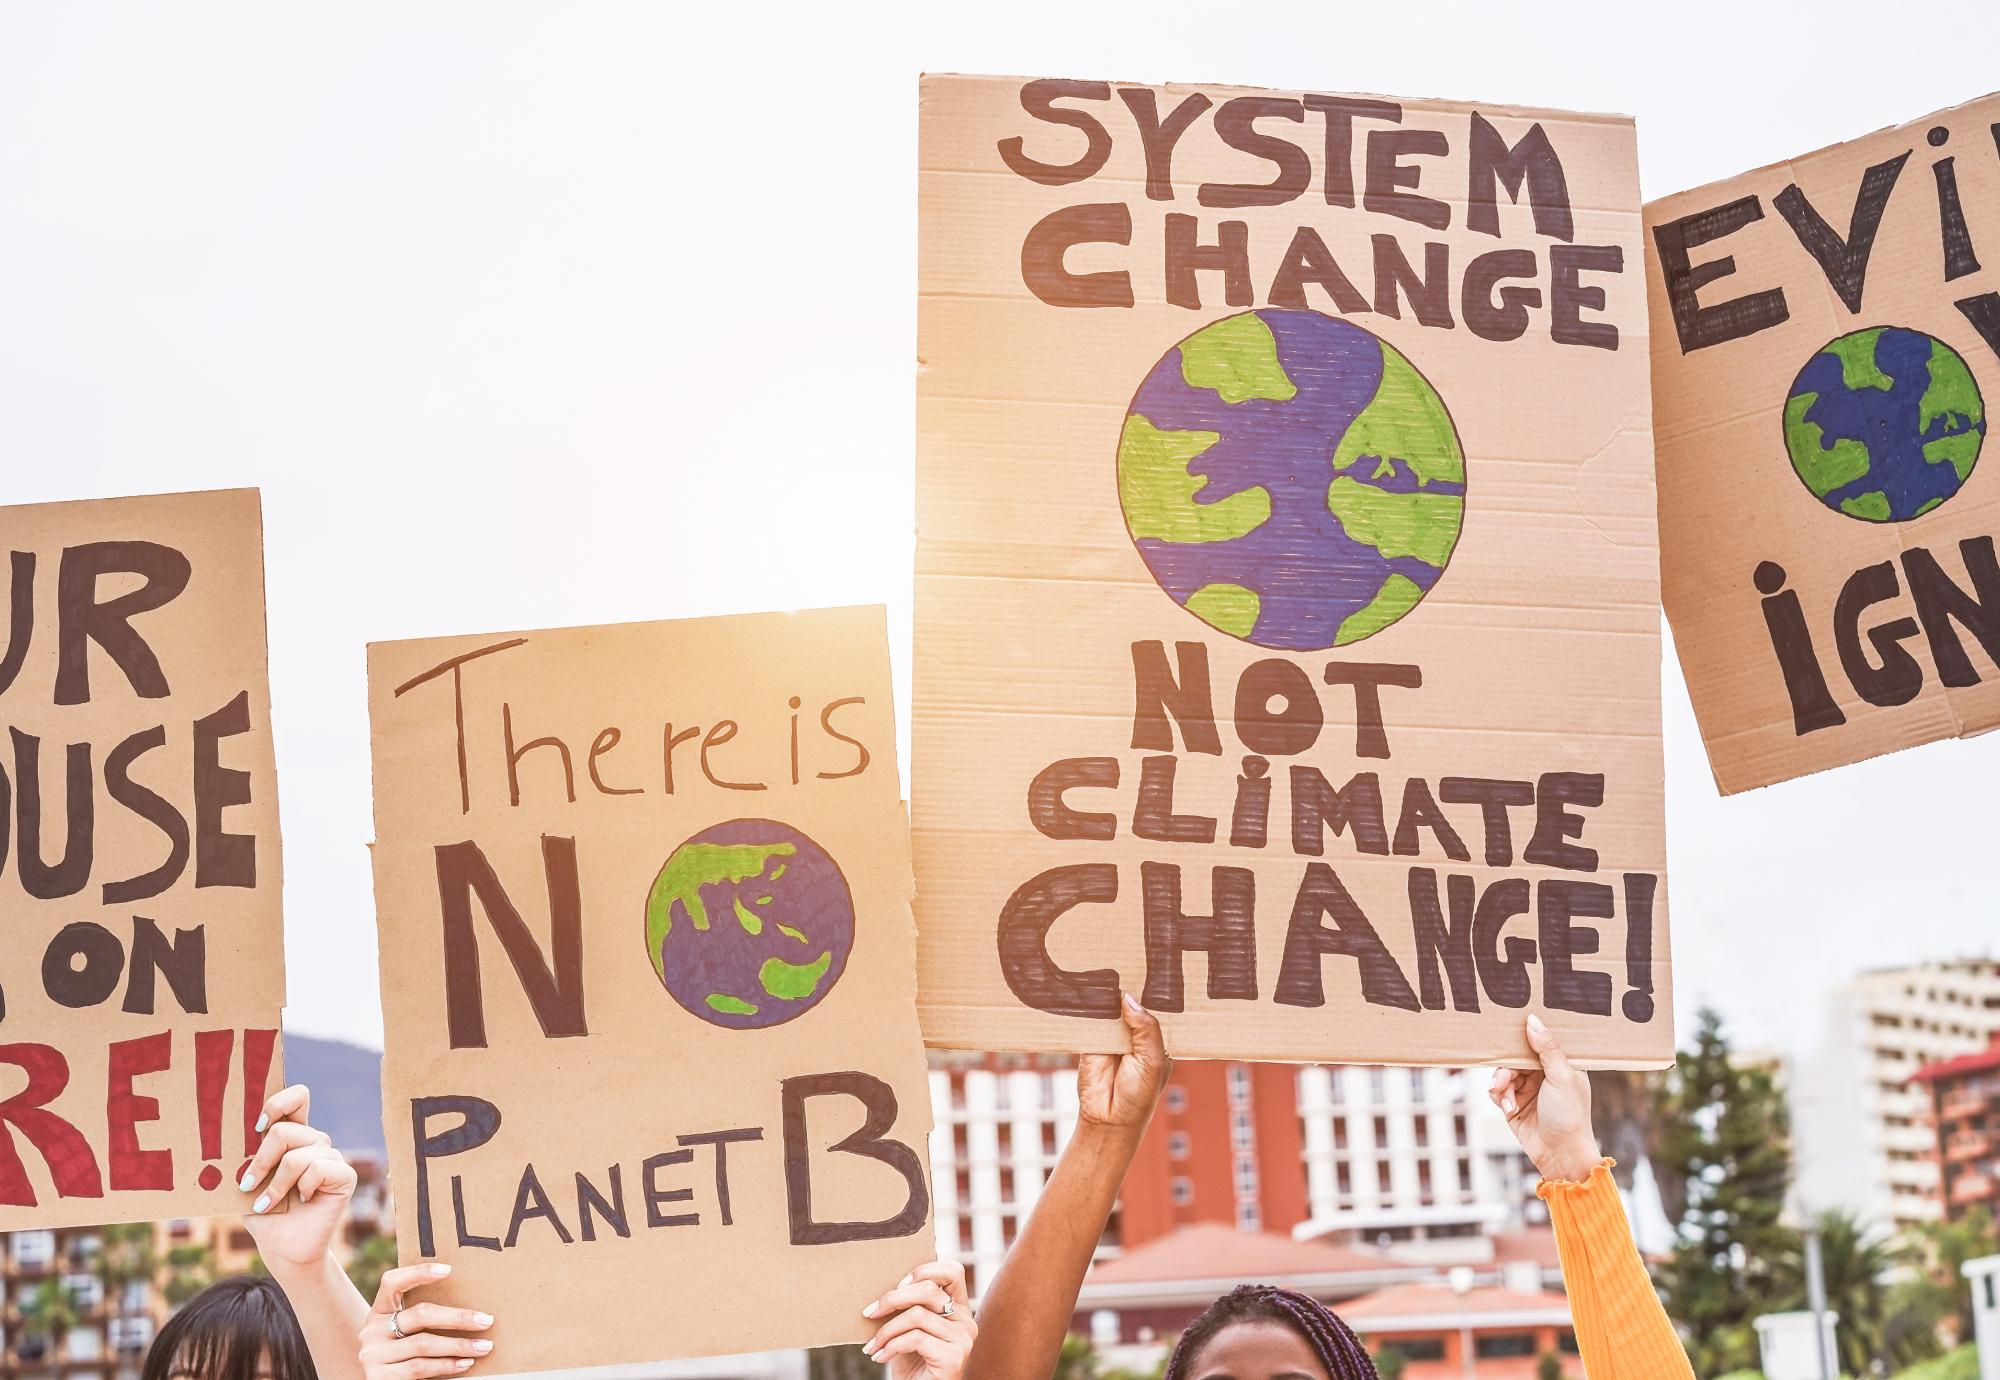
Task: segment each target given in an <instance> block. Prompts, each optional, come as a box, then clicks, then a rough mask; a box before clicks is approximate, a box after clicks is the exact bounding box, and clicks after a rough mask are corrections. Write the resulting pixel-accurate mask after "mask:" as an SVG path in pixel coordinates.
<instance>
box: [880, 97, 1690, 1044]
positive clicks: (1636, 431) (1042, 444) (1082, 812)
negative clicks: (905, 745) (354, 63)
mask: <svg viewBox="0 0 2000 1380" xmlns="http://www.w3.org/2000/svg"><path fill="white" fill-rule="evenodd" d="M920 145H921V152H920V158H921V165H920V170H919V195H920V199H921V217H922V225H921V265H920V274H919V291H920V299H919V309H918V321H919V355H920V359H921V368H920V374H919V380H918V387H917V398H918V523H919V544H918V571H917V630H916V645H917V656H916V696H915V746H914V760H913V768H914V774H913V775H914V779H913V788H912V795H913V800H914V804H915V816H914V826H915V831H916V851H917V896H918V907H919V933H920V937H921V945H920V984H921V1004H922V1014H923V1021H924V1032H925V1036H926V1038H927V1039H928V1040H930V1041H931V1042H932V1043H934V1044H940V1045H949V1046H970V1047H1007V1048H1020V1049H1030V1050H1050V1049H1083V1050H1103V1049H1114V1048H1117V1047H1119V1046H1120V1045H1121V1043H1122V1033H1121V1031H1120V1029H1119V1026H1118V1022H1117V1019H1116V1013H1117V1007H1118V999H1119V995H1118V994H1119V990H1120V988H1124V989H1127V990H1129V991H1131V992H1132V993H1134V994H1135V995H1137V996H1139V997H1140V998H1141V999H1142V1000H1143V1001H1144V1002H1145V1003H1146V1004H1147V1005H1148V1006H1150V1007H1151V1008H1153V1009H1154V1010H1156V1011H1159V1012H1161V1013H1163V1014H1165V1016H1166V1018H1167V1020H1168V1026H1169V1045H1170V1047H1171V1048H1172V1050H1173V1051H1174V1052H1175V1053H1176V1054H1182V1055H1192V1056H1197V1057H1199V1056H1211V1057H1257V1058H1271V1059H1293V1060H1321V1059H1331V1060H1345V1061H1369V1062H1373V1061H1386V1062H1430V1061H1448V1062H1460V1061H1466V1060H1478V1059H1488V1058H1497V1057H1501V1056H1503V1055H1504V1056H1511V1057H1520V1056H1524V1055H1525V1054H1526V1047H1525V1045H1524V1044H1523V1043H1522V1037H1521V1034H1520V1019H1521V1011H1522V1009H1523V1008H1525V1007H1531V1006H1532V1007H1534V1008H1536V1009H1538V1010H1541V1011H1544V1012H1546V1013H1547V1014H1548V1015H1549V1017H1550V1018H1551V1020H1553V1021H1554V1022H1555V1023H1556V1024H1557V1025H1558V1026H1559V1027H1561V1028H1562V1029H1563V1031H1564V1034H1565V1038H1566V1039H1567V1040H1568V1042H1569V1047H1570V1049H1571V1050H1572V1051H1573V1052H1575V1053H1576V1054H1578V1055H1579V1056H1581V1057H1583V1058H1585V1059H1587V1060H1588V1061H1589V1062H1591V1063H1593V1064H1597V1065H1650V1064H1657V1063H1660V1062H1663V1061H1665V1060H1666V1059H1668V1058H1669V1057H1670V1054H1671V1051H1672V1048H1673V1040H1672V1030H1671V1001H1670V995H1669V990H1668V988H1669V982H1668V968H1667V927H1666V895H1665V888H1664V885H1663V875H1662V874H1663V864H1664V861H1665V847H1664V843H1663V840H1662V837H1661V757H1660V719H1659V634H1658V617H1657V613H1656V611H1655V609H1654V603H1655V600H1656V598H1657V591H1658V581H1657V554H1656V548H1655V531H1654V520H1653V488H1652V445H1651V436H1650V433H1649V430H1648V427H1647V412H1648V408H1647V372H1646V353H1647V351H1646V315H1645V310H1644V301H1643V295H1642V293H1641V290H1640V285H1639V206H1638V177H1637V169H1636V154H1635V149H1634V139H1633V131H1632V126H1631V123H1630V122H1629V121H1628V120H1625V119H1621V118H1611V117H1600V116H1581V115H1567V114H1560V113H1556V112H1549V111H1529V110H1515V109H1508V108H1504V107H1495V106H1470V105H1454V104H1448V103H1444V102H1438V101H1395V100H1388V99H1383V98H1378V97H1352V96H1334V95H1321V94H1312V93H1307V94H1293V93H1280V92H1270V91H1248V90H1242V89H1238V88H1228V87H1213V86H1201V87H1182V86H1175V87H1168V88H1156V87H1145V86H1129V85H1123V84H1116V83H1105V82H1093V81H1052V80H1021V79H1013V78H991V77H978V78H972V77H933V78H930V79H927V80H926V81H925V82H924V83H923V91H922V119H921V136H920Z"/></svg>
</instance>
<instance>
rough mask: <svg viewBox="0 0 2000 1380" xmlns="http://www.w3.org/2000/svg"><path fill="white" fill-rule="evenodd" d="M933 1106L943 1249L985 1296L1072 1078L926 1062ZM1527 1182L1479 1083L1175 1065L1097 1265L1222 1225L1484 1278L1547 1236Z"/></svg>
mask: <svg viewBox="0 0 2000 1380" xmlns="http://www.w3.org/2000/svg"><path fill="white" fill-rule="evenodd" d="M931 1100H932V1106H933V1110H934V1114H935V1118H936V1129H935V1130H934V1131H933V1132H932V1136H931V1144H930V1156H931V1172H932V1183H933V1192H934V1195H935V1199H936V1206H937V1231H938V1249H939V1251H940V1252H941V1253H943V1254H945V1255H948V1256H951V1257H953V1258H956V1259H959V1260H962V1261H963V1262H965V1264H966V1267H967V1271H968V1273H969V1275H970V1276H971V1279H972V1287H973V1291H974V1292H975V1293H978V1292H981V1291H982V1290H983V1289H984V1287H985V1285H986V1284H987V1283H988V1282H990V1281H991V1279H992V1275H993V1271H994V1270H995V1269H997V1268H998V1267H999V1264H1000V1262H1001V1260H1002V1259H1003V1258H1004V1257H1005V1255H1006V1252H1007V1247H1008V1246H1009V1245H1011V1244H1012V1243H1013V1240H1014V1237H1015V1235H1016V1234H1017V1232H1018V1231H1019V1229H1020V1226H1021V1224H1022V1223H1023V1222H1024V1221H1025V1220H1026V1219H1027V1215H1028V1213H1029V1211H1030V1210H1032V1208H1033V1207H1034V1203H1035V1200H1036V1198H1037V1197H1038V1196H1039V1195H1040V1192H1041V1188H1042V1185H1043V1184H1044V1183H1045V1182H1046V1181H1047V1178H1048V1174H1049V1172H1050V1171H1051V1170H1052V1169H1053V1168H1054V1165H1055V1160H1056V1156H1057V1154H1058V1152H1059V1151H1060V1149H1061V1147H1062V1146H1063V1145H1065V1144H1067V1143H1068V1141H1069V1137H1070V1135H1071V1133H1072V1132H1073V1131H1074V1129H1075V1126H1076V1118H1077V1103H1076V1073H1075V1070H1074V1067H1073V1065H1072V1064H1071V1063H1070V1062H1069V1060H1068V1059H1066V1058H1064V1057H1061V1056H1035V1057H1030V1056H1021V1055H988V1054H954V1053H936V1054H933V1055H932V1056H931ZM1535 1182H1536V1176H1535V1173H1534V1170H1533V1167H1532V1166H1531V1165H1530V1164H1529V1163H1528V1160H1527V1157H1526V1156H1524V1155H1523V1154H1522V1153H1521V1152H1520V1149H1519V1148H1518V1147H1517V1146H1516V1145H1515V1143H1514V1140H1513V1137H1512V1135H1511V1134H1510V1133H1509V1132H1508V1130H1507V1125H1506V1122H1505V1120H1504V1119H1503V1118H1502V1117H1501V1116H1500V1114H1499V1112H1498V1111H1497V1110H1495V1109H1494V1107H1493V1105H1492V1103H1491V1102H1490V1101H1489V1100H1488V1099H1487V1097H1486V1095H1485V1080H1484V1076H1483V1075H1482V1074H1480V1073H1477V1072H1475V1073H1471V1074H1468V1073H1467V1072H1466V1071H1464V1070H1458V1069H1404V1068H1398V1069H1383V1068H1333V1067H1307V1068H1299V1067H1295V1066H1292V1065H1286V1064H1247V1063H1220V1062H1198V1063H1197V1062H1183V1063H1181V1064H1177V1065H1176V1066H1175V1068H1174V1073H1173V1079H1172V1081H1171V1083H1170V1084H1169V1086H1168V1088H1167V1090H1166V1093H1165V1095H1164V1098H1163V1101H1162V1105H1161V1107H1160V1110H1159V1113H1158V1114H1157V1115H1156V1116H1155V1118H1154V1120H1153V1124H1152V1127H1151V1128H1150V1129H1149V1131H1148V1132H1147V1135H1146V1138H1145V1140H1144V1141H1143V1142H1142V1143H1141V1144H1140V1147H1139V1151H1138V1154H1137V1156H1136V1157H1135V1159H1134V1161H1133V1165H1132V1169H1131V1171H1130V1173H1128V1174H1127V1176H1126V1180H1125V1185H1124V1191H1123V1193H1122V1195H1121V1196H1120V1199H1119V1203H1118V1207H1117V1209H1116V1210H1115V1211H1114V1213H1113V1215H1112V1219H1111V1222H1110V1225H1109V1226H1108V1228H1107V1229H1106V1231H1105V1235H1104V1240H1103V1242H1102V1243H1101V1244H1100V1246H1099V1248H1098V1253H1097V1258H1098V1259H1099V1260H1100V1261H1107V1260H1112V1259H1116V1258H1118V1257H1119V1256H1120V1255H1121V1254H1122V1253H1123V1252H1125V1251H1129V1250H1131V1249H1133V1248H1135V1247H1138V1246H1141V1245H1144V1244H1145V1243H1147V1242H1150V1241H1153V1240H1155V1239H1157V1238H1160V1237H1163V1236H1166V1235H1169V1234H1171V1233H1173V1232H1175V1231H1176V1230H1178V1229H1180V1228H1183V1227H1192V1226H1199V1225H1220V1226H1225V1227H1230V1228H1233V1229H1236V1230H1239V1231H1244V1232H1276V1233H1289V1234H1292V1235H1296V1236H1300V1237H1302V1238H1304V1237H1312V1238H1320V1239H1323V1240H1325V1241H1327V1242H1329V1243H1333V1244H1343V1245H1358V1246H1366V1247H1370V1248H1380V1247H1383V1246H1393V1247H1394V1248H1395V1251H1396V1254H1397V1255H1398V1257H1399V1258H1401V1259H1402V1260H1404V1261H1422V1262H1426V1263H1434V1264H1438V1265H1450V1264H1459V1263H1475V1264H1476V1263H1481V1262H1485V1261H1489V1260H1491V1259H1492V1258H1493V1252H1494V1246H1493V1241H1492V1239H1491V1238H1493V1237H1495V1236H1496V1235H1498V1234H1501V1233H1506V1232H1516V1231H1520V1230H1521V1229H1523V1228H1532V1227H1537V1226H1539V1225H1540V1224H1542V1223H1544V1222H1546V1220H1547V1219H1546V1213H1545V1212H1544V1211H1543V1207H1542V1204H1541V1202H1540V1201H1539V1200H1538V1199H1537V1198H1536V1197H1535V1195H1534V1185H1535Z"/></svg>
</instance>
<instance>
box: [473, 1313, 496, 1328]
mask: <svg viewBox="0 0 2000 1380" xmlns="http://www.w3.org/2000/svg"><path fill="white" fill-rule="evenodd" d="M472 1322H473V1325H474V1326H475V1327H491V1326H493V1315H492V1314H491V1313H474V1314H473V1315H472Z"/></svg>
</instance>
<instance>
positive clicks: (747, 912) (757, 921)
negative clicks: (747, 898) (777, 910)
mask: <svg viewBox="0 0 2000 1380" xmlns="http://www.w3.org/2000/svg"><path fill="white" fill-rule="evenodd" d="M765 899H766V900H768V899H770V898H768V897H766V898H765ZM729 904H730V905H732V906H734V907H736V923H737V924H739V925H741V926H742V927H743V932H744V933H745V934H762V933H763V932H764V917H763V916H761V915H759V914H758V913H757V912H756V911H754V910H751V909H750V908H749V907H748V906H746V905H744V904H743V903H742V902H741V901H738V900H735V899H733V898H732V899H731V900H730V902H729Z"/></svg>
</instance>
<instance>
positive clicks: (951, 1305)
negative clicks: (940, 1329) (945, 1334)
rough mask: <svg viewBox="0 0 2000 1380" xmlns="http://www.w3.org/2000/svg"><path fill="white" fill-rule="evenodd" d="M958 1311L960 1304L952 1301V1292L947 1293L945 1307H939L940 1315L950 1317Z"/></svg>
mask: <svg viewBox="0 0 2000 1380" xmlns="http://www.w3.org/2000/svg"><path fill="white" fill-rule="evenodd" d="M957 1311H958V1305H957V1304H956V1303H955V1302H953V1301H952V1297H951V1295H950V1294H946V1295H945V1296H944V1307H942V1308H940V1309H938V1313H939V1315H940V1316H942V1317H947V1318H948V1317H950V1316H951V1315H952V1314H953V1313H956V1312H957Z"/></svg>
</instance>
